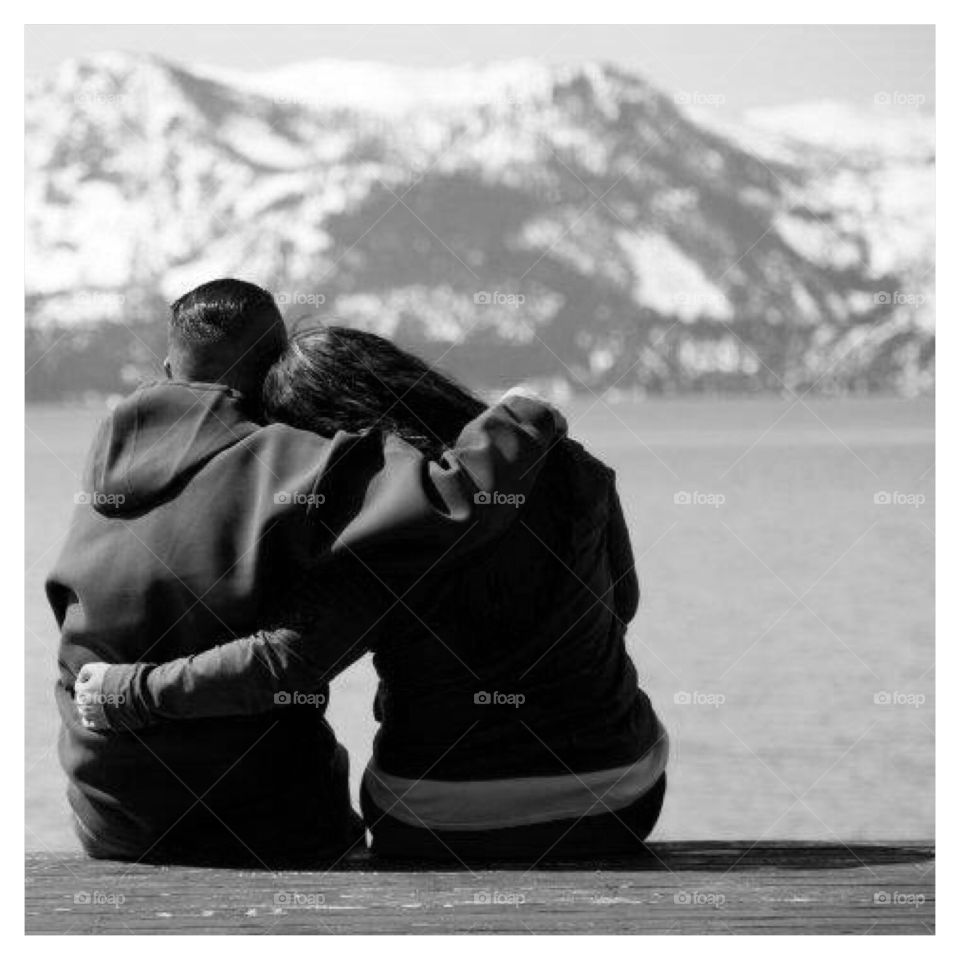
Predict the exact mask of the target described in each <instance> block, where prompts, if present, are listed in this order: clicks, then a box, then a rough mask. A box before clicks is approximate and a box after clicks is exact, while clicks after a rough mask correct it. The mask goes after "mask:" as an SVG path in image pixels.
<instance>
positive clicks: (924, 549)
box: [26, 399, 934, 851]
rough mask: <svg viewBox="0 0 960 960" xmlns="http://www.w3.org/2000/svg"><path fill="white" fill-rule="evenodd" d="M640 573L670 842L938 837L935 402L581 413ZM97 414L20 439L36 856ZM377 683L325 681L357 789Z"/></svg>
mask: <svg viewBox="0 0 960 960" xmlns="http://www.w3.org/2000/svg"><path fill="white" fill-rule="evenodd" d="M569 412H570V420H571V424H572V426H571V433H572V434H573V435H574V436H575V437H577V438H578V439H580V440H581V441H583V442H584V443H585V444H586V445H587V446H588V447H589V448H590V449H591V450H592V452H594V453H595V454H596V455H598V456H600V457H601V458H603V459H605V460H606V461H607V462H608V463H610V464H611V465H612V466H614V467H615V468H616V469H617V472H618V476H619V483H620V488H621V497H622V499H623V502H624V509H625V511H626V513H627V517H628V521H629V523H630V527H631V531H632V534H633V543H634V550H635V553H636V556H637V565H638V568H639V571H640V575H641V580H642V586H643V600H642V609H641V611H640V613H639V615H638V616H637V619H636V620H635V621H634V623H633V625H632V627H631V630H630V650H631V653H632V655H633V657H634V659H635V661H636V663H637V666H638V668H639V671H640V676H641V682H642V683H643V685H644V686H645V688H646V689H647V690H648V691H649V693H650V695H651V696H652V698H653V701H654V703H655V704H656V706H657V709H658V711H659V712H660V715H661V716H662V718H663V720H664V723H665V724H666V726H667V728H668V729H669V731H670V733H671V737H672V753H673V757H672V760H671V766H670V773H669V775H670V787H669V791H668V796H667V802H666V805H665V808H664V814H663V817H662V819H661V822H660V825H659V826H658V828H657V831H656V833H655V834H654V836H655V837H656V838H660V839H702V838H712V839H732V838H750V839H771V838H794V839H824V840H837V839H842V840H851V839H917V838H932V837H933V834H934V796H933V789H934V669H933V656H934V610H933V600H934V468H933V462H934V442H933V439H934V438H933V418H934V415H933V402H932V400H915V401H900V400H888V399H871V400H816V401H815V400H810V399H808V400H804V401H803V402H801V403H795V402H792V401H790V400H788V399H786V400H777V399H764V400H696V401H694V400H689V401H656V402H648V403H623V404H616V405H607V404H604V403H601V402H596V403H593V402H592V401H578V402H576V403H574V404H572V405H571V406H570V410H569ZM101 415H102V411H91V410H79V411H78V410H65V409H62V408H47V407H43V408H32V409H30V410H28V414H27V434H26V473H27V475H26V484H27V486H26V590H27V596H26V705H27V717H26V792H27V796H26V845H27V849H40V850H43V849H46V850H54V851H59V850H67V849H75V847H76V843H75V841H74V839H73V836H72V834H71V832H70V829H69V826H68V822H67V816H66V803H65V800H64V796H63V795H64V783H63V778H62V775H61V773H60V769H59V766H58V764H57V757H56V730H57V719H56V711H55V708H54V704H53V696H52V684H53V680H54V677H55V675H56V642H57V634H56V630H55V627H54V623H53V618H52V616H51V614H50V611H49V609H48V608H47V606H46V601H45V599H44V597H43V579H44V577H45V575H46V573H47V571H48V569H49V568H50V566H51V564H52V563H53V560H54V558H55V556H56V554H57V551H58V549H59V545H60V542H61V540H62V538H63V534H64V532H65V530H66V526H67V523H68V519H69V516H70V512H71V510H72V507H73V494H74V491H76V490H78V489H79V487H80V483H79V473H80V467H81V465H82V463H83V459H84V454H85V451H86V448H87V445H88V444H89V442H90V439H91V437H92V435H93V431H94V428H95V425H96V422H97V420H98V418H99V417H100V416H101ZM373 692H374V676H373V672H372V670H371V667H370V664H369V661H368V660H366V659H365V660H364V661H361V662H360V663H359V664H357V665H356V666H355V667H353V668H352V669H351V670H349V671H348V672H347V673H345V674H343V675H342V676H341V677H340V678H338V680H337V681H336V682H335V684H334V687H333V690H332V693H331V711H330V715H331V719H332V720H333V723H334V725H335V726H336V728H337V730H338V733H339V734H340V736H341V739H342V740H343V741H344V742H345V743H346V745H347V747H348V748H349V749H350V752H351V755H352V757H353V765H354V770H353V773H354V785H356V780H357V778H358V776H359V773H360V770H361V769H362V767H363V765H364V764H365V762H366V760H367V757H368V756H369V752H370V743H371V739H372V736H373V732H374V728H375V724H374V721H373V718H372V713H371V704H372V698H373Z"/></svg>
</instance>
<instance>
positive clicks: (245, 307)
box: [164, 280, 287, 399]
mask: <svg viewBox="0 0 960 960" xmlns="http://www.w3.org/2000/svg"><path fill="white" fill-rule="evenodd" d="M286 343H287V332H286V329H285V327H284V325H283V318H282V317H281V316H280V311H279V310H278V309H277V305H276V303H275V302H274V299H273V297H272V296H271V295H270V294H269V293H268V292H267V291H266V290H263V289H261V288H260V287H258V286H256V285H255V284H252V283H246V282H245V281H243V280H211V281H210V282H209V283H204V284H202V285H201V286H199V287H197V288H196V289H195V290H191V291H190V292H189V293H186V294H184V295H183V296H182V297H181V298H180V299H179V300H177V301H176V303H174V304H173V306H172V307H171V316H170V336H169V348H168V355H167V361H166V363H165V364H164V366H165V368H166V370H167V374H168V375H169V376H171V377H175V378H176V379H178V380H193V381H199V382H202V383H223V384H226V385H227V386H230V387H233V388H234V389H236V390H239V391H240V392H241V393H244V394H246V395H247V396H248V397H250V398H251V399H259V395H260V391H261V389H262V387H263V379H264V377H265V376H266V374H267V370H269V369H270V366H271V364H273V362H274V361H275V360H276V359H277V358H278V357H279V356H280V354H281V353H282V352H283V348H284V347H285V346H286Z"/></svg>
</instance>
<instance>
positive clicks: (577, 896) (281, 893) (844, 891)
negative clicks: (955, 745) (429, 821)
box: [26, 841, 935, 934]
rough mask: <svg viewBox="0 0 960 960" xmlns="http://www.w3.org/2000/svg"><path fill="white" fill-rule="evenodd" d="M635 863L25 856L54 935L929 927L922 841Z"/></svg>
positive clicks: (33, 902)
mask: <svg viewBox="0 0 960 960" xmlns="http://www.w3.org/2000/svg"><path fill="white" fill-rule="evenodd" d="M649 851H650V852H649V856H648V857H645V858H643V859H641V860H637V859H633V860H631V861H624V862H618V861H610V862H604V863H597V864H589V865H572V864H563V863H556V864H547V865H544V864H540V865H539V866H537V868H536V869H533V870H527V869H526V868H524V867H516V866H508V867H505V866H503V865H484V866H483V867H476V868H470V869H467V868H463V867H459V868H457V869H453V868H441V869H437V868H436V867H435V866H434V867H427V866H422V867H417V866H412V865H409V864H387V863H378V862H375V861H372V860H369V859H366V858H362V857H361V858H358V859H356V860H352V861H350V862H349V863H341V864H338V865H337V866H336V868H335V869H333V870H330V871H283V872H278V873H273V872H269V871H266V870H263V871H248V870H228V869H220V868H203V867H156V866H146V865H140V864H138V865H133V864H122V863H108V862H102V861H92V860H87V859H85V858H83V857H80V856H75V855H65V856H57V855H54V854H33V855H29V856H28V857H27V864H26V866H27V871H26V931H27V933H51V934H53V933H56V934H88V933H93V934H113V933H119V934H131V933H132V934H182V933H194V934H207V933H250V934H265V933H269V934H282V933H297V934H351V933H363V934H374V933H393V934H429V933H444V934H451V933H467V934H488V933H513V934H523V933H556V934H580V933H594V934H648V933H658V934H691V933H693V934H776V933H809V934H932V933H933V932H934V901H935V898H934V848H933V845H932V844H931V843H887V844H884V843H870V844H863V843H851V844H850V845H844V844H828V843H820V844H810V843H763V844H753V843H750V842H748V841H745V842H739V843H703V842H692V843H659V844H651V846H650V848H649Z"/></svg>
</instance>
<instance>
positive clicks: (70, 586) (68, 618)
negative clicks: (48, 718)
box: [47, 280, 667, 867]
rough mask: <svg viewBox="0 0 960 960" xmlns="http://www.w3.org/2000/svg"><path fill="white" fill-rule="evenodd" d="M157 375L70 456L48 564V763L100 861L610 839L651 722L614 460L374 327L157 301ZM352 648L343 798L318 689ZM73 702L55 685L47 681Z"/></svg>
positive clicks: (431, 855) (240, 297) (219, 299)
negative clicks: (161, 343)
mask: <svg viewBox="0 0 960 960" xmlns="http://www.w3.org/2000/svg"><path fill="white" fill-rule="evenodd" d="M166 366H167V373H168V376H169V379H168V380H167V381H165V382H161V383H155V384H151V385H147V386H144V387H142V388H141V389H139V390H138V391H136V392H135V393H134V394H133V395H132V396H130V397H129V398H127V399H126V400H124V401H123V402H122V403H120V404H119V405H118V406H117V407H116V408H115V409H114V410H113V412H112V413H111V415H110V416H109V418H108V419H107V421H106V422H105V424H104V425H103V426H102V428H101V430H100V433H99V435H98V437H97V439H96V441H95V443H94V447H93V450H92V452H91V456H90V462H89V466H88V473H87V482H88V483H89V485H90V489H89V491H88V492H89V496H87V497H85V498H82V499H83V501H84V502H83V503H81V504H80V505H78V507H77V514H76V516H75V518H74V521H73V525H72V527H71V530H70V533H69V535H68V538H67V541H66V544H65V546H64V549H63V553H62V555H61V557H60V559H59V561H58V562H57V565H56V568H55V570H54V572H53V573H52V574H51V576H50V579H49V581H48V585H47V590H48V596H49V599H50V602H51V604H52V606H53V609H54V612H55V614H56V617H57V622H58V624H59V626H60V630H61V649H60V679H59V682H58V685H57V699H58V704H59V709H60V714H61V718H62V721H63V725H62V732H61V738H60V757H61V761H62V763H63V765H64V768H65V770H66V772H67V775H68V777H69V781H70V783H69V799H70V802H71V805H72V808H73V811H74V814H75V820H76V827H77V831H78V834H79V836H80V839H81V841H82V843H83V845H84V848H85V849H86V850H87V852H88V853H89V854H91V855H92V856H95V857H101V858H114V859H122V860H150V861H159V862H216V863H235V864H254V865H256V864H260V865H265V866H270V867H274V866H280V865H299V864H310V863H318V862H323V861H327V862H329V861H331V860H336V859H337V858H339V857H341V856H343V855H344V854H345V853H347V852H349V851H351V850H353V849H356V848H361V847H362V846H363V844H364V842H365V830H369V831H370V835H371V837H372V849H373V852H374V853H375V854H379V855H383V856H387V857H391V858H413V859H420V860H427V859H447V860H449V859H459V860H464V861H465V860H468V859H469V860H474V861H476V860H478V859H486V860H491V859H520V860H526V861H533V860H537V859H540V858H542V857H546V856H549V857H551V858H563V859H569V858H587V859H590V858H596V857H602V856H610V855H619V854H626V853H631V852H637V851H639V850H640V849H641V844H642V841H643V840H644V838H645V837H646V836H647V835H648V834H649V832H650V830H651V829H652V828H653V825H654V823H655V822H656V819H657V817H658V815H659V812H660V806H661V803H662V800H663V794H664V789H665V776H664V769H665V766H666V757H667V744H666V736H665V734H664V732H663V729H662V727H661V726H660V724H659V722H658V720H657V718H656V715H655V714H654V711H653V709H652V707H651V705H650V701H649V700H648V698H647V697H646V695H645V694H644V693H643V692H642V691H641V690H639V689H638V687H637V675H636V672H635V670H634V667H633V665H632V663H631V661H630V659H629V656H628V655H627V652H626V648H625V643H624V636H625V632H626V628H627V624H628V623H629V621H630V620H631V618H632V617H633V615H634V613H635V611H636V608H637V602H638V585H637V578H636V575H635V572H634V566H633V557H632V553H631V549H630V542H629V537H628V534H627V528H626V526H625V523H624V518H623V514H622V512H621V508H620V503H619V500H618V497H617V493H616V490H615V486H614V475H613V472H612V471H611V470H610V469H609V468H608V467H606V466H604V465H603V464H602V463H600V462H599V461H598V460H596V459H595V458H593V457H592V456H590V455H589V454H588V453H586V452H585V451H584V450H583V448H582V447H581V446H579V445H578V444H577V443H575V442H573V441H572V440H569V439H566V438H565V436H564V433H565V424H564V422H563V419H562V417H561V416H560V415H559V414H558V413H557V412H556V411H555V410H553V408H551V407H549V406H548V405H546V404H544V403H542V402H540V401H538V400H536V399H535V398H532V397H529V396H526V395H523V394H518V393H514V392H511V393H508V394H507V395H506V396H505V397H504V398H503V399H502V400H501V401H500V402H499V403H497V404H495V405H494V406H491V407H489V408H487V407H486V406H485V405H484V404H483V403H482V402H481V401H480V400H478V399H477V398H476V397H474V396H472V395H471V394H470V393H469V392H468V391H467V390H465V389H464V388H463V387H461V386H459V385H458V384H456V383H454V382H452V381H451V380H449V379H448V378H446V377H445V376H443V375H441V374H440V373H439V372H437V371H436V370H433V369H431V368H430V367H428V366H427V365H426V364H424V363H423V362H422V361H420V360H419V359H417V358H416V357H414V356H411V355H410V354H408V353H405V352H404V351H402V350H400V349H399V348H397V347H396V346H394V345H393V344H392V343H390V342H389V341H387V340H384V339H382V338H380V337H377V336H374V335H372V334H369V333H363V332H360V331H356V330H349V329H345V328H341V327H332V326H316V327H314V328H308V329H304V330H303V331H302V332H300V333H298V334H296V335H295V336H293V337H292V338H290V339H289V340H288V339H287V336H286V332H285V328H284V325H283V322H282V319H281V317H280V314H279V312H278V310H277V308H276V305H275V303H274V301H273V298H272V297H271V296H270V295H269V294H268V293H267V292H266V291H263V290H261V289H259V288H258V287H255V286H253V285H251V284H247V283H243V282H240V281H236V280H218V281H214V282H212V283H208V284H205V285H203V286H201V287H199V288H198V289H196V290H194V291H192V292H191V293H189V294H187V295H186V296H184V297H183V298H181V299H180V300H178V301H177V302H176V303H175V304H174V306H173V313H172V319H171V325H170V351H169V358H168V362H167V365H166ZM367 651H372V652H373V656H374V664H375V666H376V669H377V673H378V675H379V678H380V686H379V691H378V693H377V697H376V702H375V704H374V711H375V715H376V718H377V720H378V721H379V722H380V729H379V732H378V734H377V737H376V741H375V745H374V752H373V758H372V760H371V761H370V764H369V766H368V767H367V769H366V771H365V774H364V777H363V784H362V790H361V807H362V813H363V817H362V819H361V817H359V816H358V815H357V814H356V813H355V812H354V810H353V808H352V806H351V803H350V798H349V787H348V761H347V756H346V751H345V750H344V748H343V747H342V746H341V745H340V744H339V743H338V742H337V740H336V737H335V735H334V733H333V731H332V729H331V727H330V726H329V724H328V723H327V721H326V720H325V718H324V709H325V706H326V702H327V693H328V684H329V682H330V680H331V679H332V678H333V677H334V676H335V675H336V674H337V673H339V672H340V671H341V670H343V669H344V668H345V667H347V666H348V665H349V664H350V663H352V662H354V661H355V660H356V659H358V658H359V657H360V656H362V655H363V654H364V653H366V652H367ZM75 697H76V699H75Z"/></svg>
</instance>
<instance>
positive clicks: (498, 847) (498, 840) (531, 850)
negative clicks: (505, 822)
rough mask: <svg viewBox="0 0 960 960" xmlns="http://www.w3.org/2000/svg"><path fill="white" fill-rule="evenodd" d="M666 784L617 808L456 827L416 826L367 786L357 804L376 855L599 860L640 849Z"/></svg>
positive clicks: (475, 859) (663, 777) (664, 779)
mask: <svg viewBox="0 0 960 960" xmlns="http://www.w3.org/2000/svg"><path fill="white" fill-rule="evenodd" d="M666 789H667V777H666V774H663V775H661V777H660V779H659V780H658V781H657V782H656V783H655V784H654V785H653V786H652V787H651V788H650V789H649V790H648V791H647V792H646V793H645V794H644V795H643V796H642V797H641V798H640V799H639V800H637V801H636V802H635V803H632V804H631V805H630V806H629V807H624V808H623V809H621V810H617V811H615V812H607V813H601V814H597V815H596V816H587V817H582V818H581V819H579V820H553V821H549V822H547V823H535V824H530V825H528V826H522V827H506V828H504V829H502V830H478V831H461V830H458V831H454V830H431V829H429V828H427V827H414V826H410V825H409V824H407V823H403V822H402V821H400V820H397V819H395V818H394V817H392V816H390V814H389V813H385V812H384V811H383V810H380V809H379V808H378V807H377V806H376V804H374V802H373V800H372V799H371V798H370V795H369V793H368V792H367V790H366V788H364V789H362V790H361V792H360V806H361V809H362V810H363V818H364V821H365V822H366V824H367V829H368V830H370V832H371V833H372V835H373V844H372V846H371V850H372V852H373V853H374V855H376V856H379V857H385V858H390V859H398V860H401V859H402V860H444V861H451V860H462V861H465V862H471V861H472V862H474V863H476V862H480V861H488V862H489V861H494V860H514V861H516V860H519V861H524V862H527V863H532V862H535V861H539V860H541V859H543V860H598V859H603V858H609V857H624V856H629V855H631V854H638V853H642V852H643V849H644V844H643V841H644V840H646V838H647V837H648V836H649V835H650V831H651V830H653V828H654V826H655V824H656V822H657V819H658V818H659V816H660V810H661V808H662V806H663V797H664V793H665V792H666Z"/></svg>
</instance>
